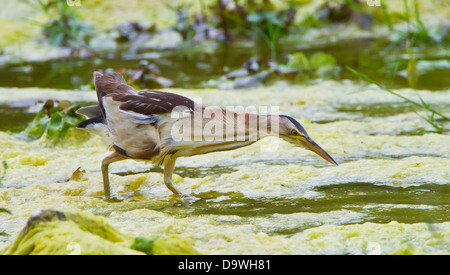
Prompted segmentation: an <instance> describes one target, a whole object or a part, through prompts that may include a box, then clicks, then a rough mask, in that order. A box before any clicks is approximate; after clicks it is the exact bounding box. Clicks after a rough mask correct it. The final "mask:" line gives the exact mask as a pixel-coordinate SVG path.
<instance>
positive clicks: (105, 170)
mask: <svg viewBox="0 0 450 275" xmlns="http://www.w3.org/2000/svg"><path fill="white" fill-rule="evenodd" d="M124 159H126V158H125V157H124V156H122V155H120V154H119V153H117V152H114V153H112V154H111V155H109V156H107V157H106V158H104V159H103V161H102V176H103V187H104V189H105V197H106V200H110V196H111V192H110V188H109V175H108V166H109V165H110V164H111V163H113V162H116V161H120V160H124Z"/></svg>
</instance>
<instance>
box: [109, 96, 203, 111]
mask: <svg viewBox="0 0 450 275" xmlns="http://www.w3.org/2000/svg"><path fill="white" fill-rule="evenodd" d="M112 99H113V100H114V101H120V102H123V103H122V104H121V105H120V109H121V110H123V111H131V112H135V113H137V114H140V115H146V116H152V115H162V114H170V113H171V112H172V111H173V110H174V109H175V108H177V107H183V108H185V109H186V108H187V109H188V110H190V111H193V110H194V109H195V107H196V106H197V105H196V103H195V102H194V101H193V100H191V99H189V98H187V97H184V96H181V95H178V94H174V93H169V92H160V91H141V92H139V93H137V94H123V93H122V94H113V95H112Z"/></svg>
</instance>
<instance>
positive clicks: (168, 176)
mask: <svg viewBox="0 0 450 275" xmlns="http://www.w3.org/2000/svg"><path fill="white" fill-rule="evenodd" d="M176 160H177V159H176V158H171V157H167V158H166V159H165V160H164V184H165V185H166V186H167V188H169V190H170V191H172V192H173V193H174V194H175V195H178V196H183V193H181V192H180V191H178V190H177V189H176V188H175V187H174V186H173V184H172V174H173V169H174V168H175V162H176Z"/></svg>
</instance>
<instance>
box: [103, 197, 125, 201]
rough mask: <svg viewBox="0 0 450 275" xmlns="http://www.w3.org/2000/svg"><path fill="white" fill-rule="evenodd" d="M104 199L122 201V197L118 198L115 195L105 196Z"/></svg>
mask: <svg viewBox="0 0 450 275" xmlns="http://www.w3.org/2000/svg"><path fill="white" fill-rule="evenodd" d="M104 199H105V201H107V202H122V201H123V198H119V197H116V196H105V197H104Z"/></svg>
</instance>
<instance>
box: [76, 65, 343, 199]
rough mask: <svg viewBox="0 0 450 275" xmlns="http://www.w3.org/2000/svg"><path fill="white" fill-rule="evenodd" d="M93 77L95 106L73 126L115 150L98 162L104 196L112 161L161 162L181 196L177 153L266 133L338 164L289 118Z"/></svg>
mask: <svg viewBox="0 0 450 275" xmlns="http://www.w3.org/2000/svg"><path fill="white" fill-rule="evenodd" d="M94 82H95V89H96V91H97V98H98V103H99V105H95V106H88V107H84V108H80V109H79V110H78V111H77V112H78V113H79V114H81V115H84V116H86V117H87V118H88V119H87V120H85V121H83V122H81V123H80V124H78V128H80V129H86V130H90V131H92V132H94V133H96V134H99V135H101V136H103V137H106V138H107V140H108V142H109V143H110V145H111V147H112V149H113V150H114V152H113V153H112V154H111V155H109V156H107V157H106V158H105V159H104V160H103V162H102V166H101V167H102V175H103V184H104V189H105V196H106V198H107V199H109V198H110V187H109V175H108V166H109V164H111V163H113V162H116V161H120V160H124V159H137V160H146V161H151V162H153V163H154V164H156V165H158V166H161V165H162V166H164V183H165V184H166V186H167V187H168V188H169V189H170V190H171V191H172V192H173V193H174V194H176V195H181V192H180V191H178V190H177V189H176V188H175V187H174V186H173V184H172V173H173V170H174V166H175V161H176V159H177V158H179V157H189V156H194V155H199V154H206V153H210V152H218V151H226V150H232V149H236V148H240V147H243V146H247V145H250V144H253V143H254V142H256V141H257V140H259V139H261V138H264V137H266V136H278V137H279V138H281V139H283V140H286V141H288V142H290V143H292V144H294V145H296V146H298V147H303V148H305V149H308V150H311V151H313V152H315V153H316V154H318V155H319V156H321V157H322V158H323V159H325V160H327V161H328V162H330V163H332V164H335V165H337V163H336V162H335V161H334V160H333V158H332V157H331V156H330V155H328V153H327V152H325V151H324V150H323V149H322V148H320V146H319V145H317V143H315V142H314V141H313V140H312V139H311V138H310V137H309V135H308V134H307V133H306V131H305V129H304V128H303V127H302V126H301V125H300V123H298V121H296V120H295V119H293V118H292V117H289V116H284V115H257V114H250V113H236V112H232V111H229V110H223V109H221V108H219V107H215V108H209V107H208V108H205V107H202V106H201V105H199V104H197V103H195V102H194V101H193V100H191V99H189V98H187V97H184V96H181V95H177V94H173V93H169V92H160V91H136V90H135V89H134V88H132V87H131V86H129V85H127V83H126V82H125V80H124V79H123V78H122V76H121V75H120V74H118V73H112V74H101V73H98V72H95V73H94Z"/></svg>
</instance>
